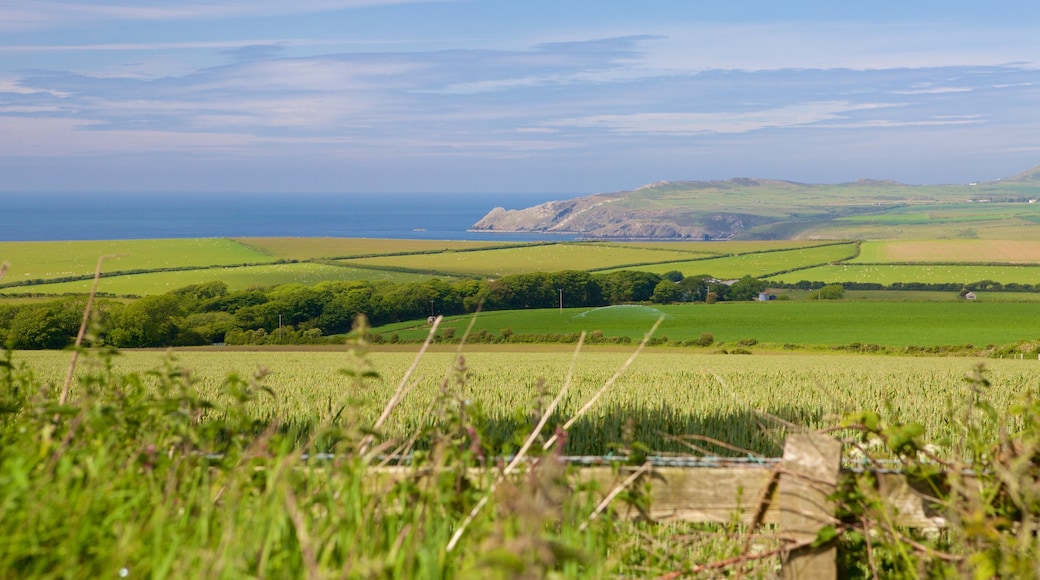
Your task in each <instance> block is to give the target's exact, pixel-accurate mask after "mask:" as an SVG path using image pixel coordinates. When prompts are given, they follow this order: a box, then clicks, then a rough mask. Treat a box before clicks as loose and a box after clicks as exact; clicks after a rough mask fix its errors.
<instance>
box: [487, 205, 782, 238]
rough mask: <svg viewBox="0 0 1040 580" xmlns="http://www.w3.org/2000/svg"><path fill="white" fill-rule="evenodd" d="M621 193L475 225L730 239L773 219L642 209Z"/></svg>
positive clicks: (502, 212)
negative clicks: (628, 200) (633, 204)
mask: <svg viewBox="0 0 1040 580" xmlns="http://www.w3.org/2000/svg"><path fill="white" fill-rule="evenodd" d="M623 202H624V197H623V196H620V195H619V194H597V195H590V196H587V197H579V198H574V199H569V200H563V201H550V202H547V203H543V204H541V205H537V206H534V207H529V208H526V209H518V210H507V209H504V208H501V207H496V208H495V209H493V210H491V211H490V212H488V214H487V215H486V216H484V218H483V219H481V220H480V221H479V222H477V223H475V224H473V227H472V228H471V229H472V230H474V231H483V232H540V233H556V234H579V235H582V236H585V237H589V238H600V239H643V240H725V239H730V238H732V237H733V236H735V235H737V234H739V233H740V232H742V231H744V230H745V229H746V228H749V227H753V226H755V225H761V224H763V223H769V222H771V221H773V220H769V219H766V218H763V217H762V216H755V215H750V214H740V213H731V212H725V211H715V212H710V213H703V212H696V213H695V212H687V211H682V210H681V209H676V208H637V207H632V205H631V204H627V203H623Z"/></svg>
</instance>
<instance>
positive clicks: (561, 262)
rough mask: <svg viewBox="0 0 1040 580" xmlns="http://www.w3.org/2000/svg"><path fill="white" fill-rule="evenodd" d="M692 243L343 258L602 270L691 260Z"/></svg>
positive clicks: (512, 270) (518, 269)
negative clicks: (681, 245) (676, 245)
mask: <svg viewBox="0 0 1040 580" xmlns="http://www.w3.org/2000/svg"><path fill="white" fill-rule="evenodd" d="M692 254H693V250H692V249H690V247H689V246H683V247H681V248H680V247H676V248H674V249H668V248H667V247H662V248H656V247H655V248H638V247H629V246H623V245H622V246H615V245H609V244H597V243H566V244H551V245H528V246H516V247H510V248H503V249H497V250H484V251H477V252H444V253H440V254H434V255H418V254H417V255H409V256H384V257H375V258H362V259H356V260H343V261H342V263H344V264H348V265H349V264H361V265H367V266H382V267H392V268H405V269H413V270H422V271H437V272H445V273H449V274H458V275H480V276H487V277H501V276H505V275H508V274H523V273H527V272H559V271H562V270H602V269H607V268H615V267H621V266H629V267H631V266H633V265H636V264H653V263H660V262H676V261H680V260H684V259H689V258H690V257H691V255H692Z"/></svg>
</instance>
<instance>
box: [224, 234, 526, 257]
mask: <svg viewBox="0 0 1040 580" xmlns="http://www.w3.org/2000/svg"><path fill="white" fill-rule="evenodd" d="M235 241H237V242H239V243H241V244H243V245H246V246H248V247H250V248H254V249H255V250H258V251H260V252H263V253H264V254H266V255H269V256H272V257H275V258H280V259H286V260H313V259H316V258H345V257H350V256H371V255H375V254H404V253H418V252H421V253H432V252H441V251H460V250H473V249H479V248H494V247H496V246H508V245H515V243H514V242H498V243H493V242H473V241H442V240H390V239H376V238H236V240H235Z"/></svg>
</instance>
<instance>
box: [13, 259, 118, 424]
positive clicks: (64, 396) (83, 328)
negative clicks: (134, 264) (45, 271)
mask: <svg viewBox="0 0 1040 580" xmlns="http://www.w3.org/2000/svg"><path fill="white" fill-rule="evenodd" d="M120 255H121V254H109V255H106V256H101V257H100V258H98V261H97V267H95V268H94V283H93V284H91V286H90V294H89V295H87V305H86V306H85V307H84V308H83V321H82V322H81V323H80V325H79V333H78V334H77V335H76V344H75V347H74V348H73V349H72V360H71V361H69V371H68V373H66V374H65V385H64V386H63V387H62V388H61V397H59V398H58V404H59V405H64V404H65V401H67V400H68V398H69V390H70V389H71V388H72V376H73V374H74V373H75V372H76V361H77V360H78V359H79V349H80V347H81V346H82V345H83V337H84V336H85V335H86V333H87V325H88V324H90V311H91V310H92V309H93V307H94V296H96V295H97V288H98V282H99V281H100V280H101V264H102V262H104V261H105V259H106V258H118V257H119V256H120ZM5 271H6V269H5Z"/></svg>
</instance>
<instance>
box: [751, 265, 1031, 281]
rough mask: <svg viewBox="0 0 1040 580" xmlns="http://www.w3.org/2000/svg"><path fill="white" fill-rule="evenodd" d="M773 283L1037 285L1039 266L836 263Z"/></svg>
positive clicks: (789, 275) (776, 279) (777, 277)
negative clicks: (808, 281)
mask: <svg viewBox="0 0 1040 580" xmlns="http://www.w3.org/2000/svg"><path fill="white" fill-rule="evenodd" d="M769 280H773V281H776V282H786V283H795V282H798V281H800V280H810V281H820V282H826V283H828V284H830V283H842V282H874V283H877V284H893V283H896V282H924V283H955V284H968V283H972V282H979V281H981V280H995V281H997V282H1000V283H1001V284H1009V283H1012V282H1014V283H1018V284H1037V283H1040V267H1036V266H985V265H977V266H962V265H954V264H917V265H897V264H880V265H868V264H837V265H828V266H819V267H816V268H810V269H807V270H798V271H796V272H790V273H787V274H780V275H777V276H773V277H771V278H770V279H769Z"/></svg>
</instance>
